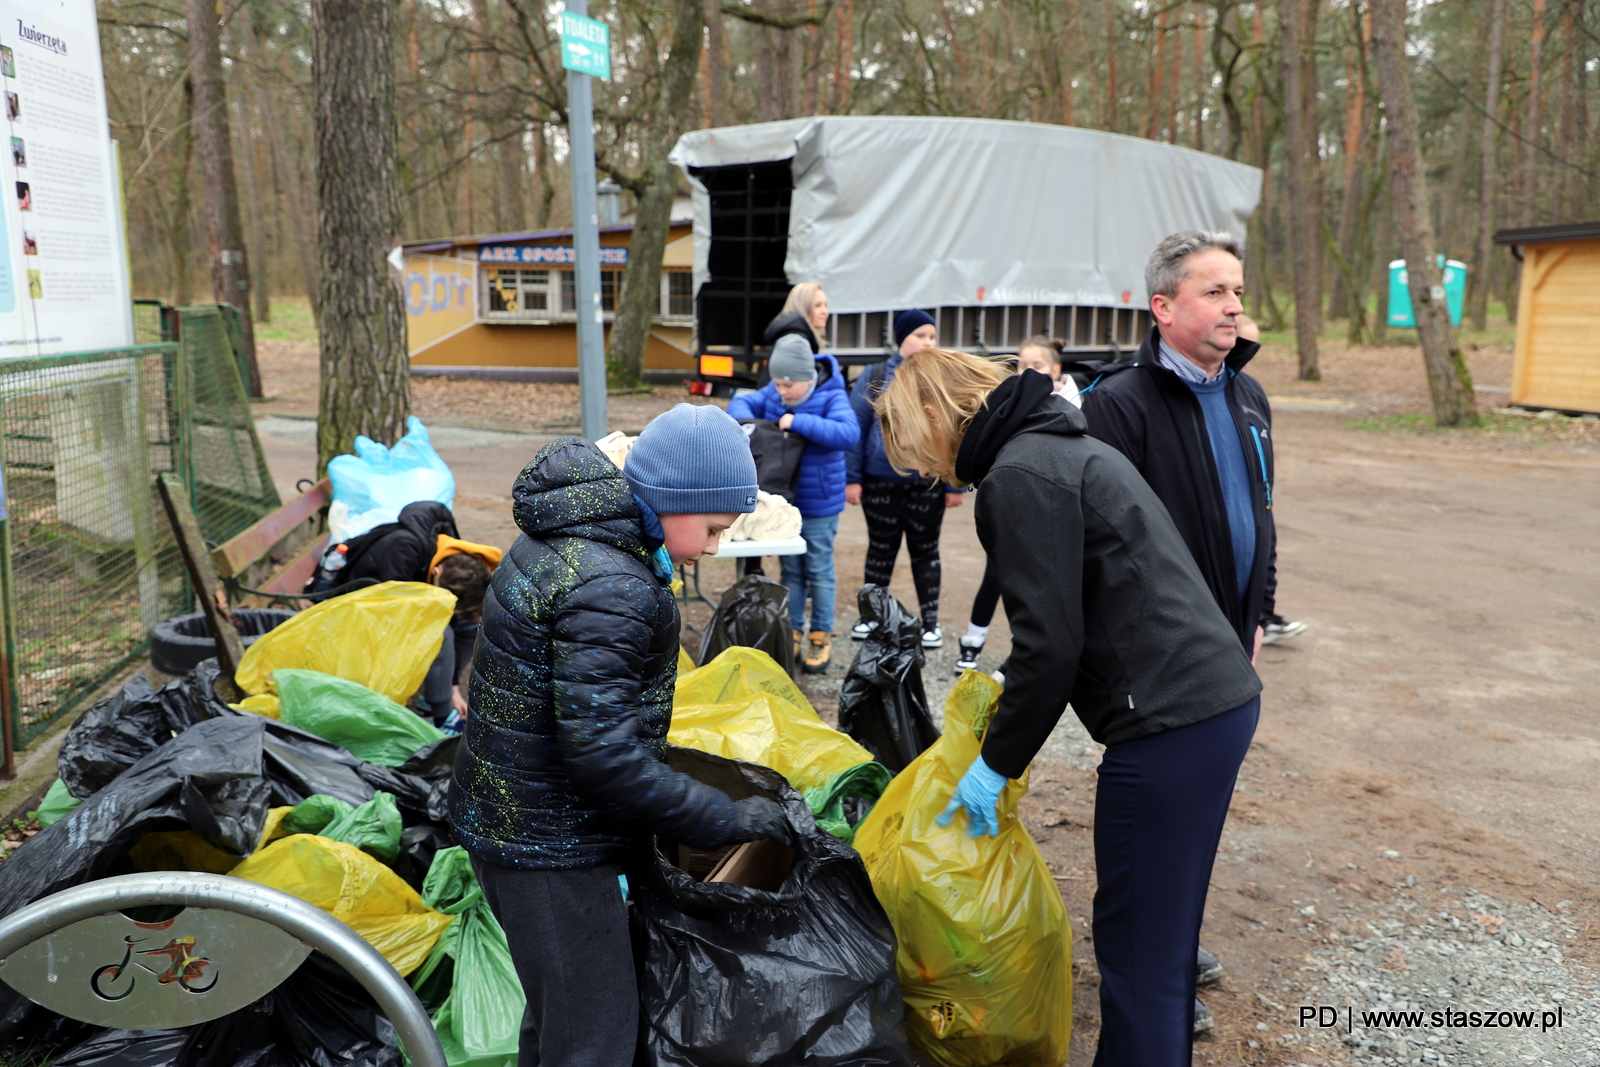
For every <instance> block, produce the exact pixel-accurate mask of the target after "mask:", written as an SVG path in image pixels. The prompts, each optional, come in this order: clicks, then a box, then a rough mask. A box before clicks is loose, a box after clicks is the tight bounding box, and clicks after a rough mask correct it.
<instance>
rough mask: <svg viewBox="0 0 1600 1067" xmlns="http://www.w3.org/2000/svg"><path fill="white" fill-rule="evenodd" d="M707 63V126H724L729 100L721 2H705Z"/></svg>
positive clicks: (704, 115)
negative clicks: (723, 60) (724, 110)
mask: <svg viewBox="0 0 1600 1067" xmlns="http://www.w3.org/2000/svg"><path fill="white" fill-rule="evenodd" d="M704 18H705V20H706V61H705V82H704V84H702V85H701V87H700V88H701V92H702V93H703V94H704V97H703V99H704V106H703V108H702V111H703V113H704V114H703V117H704V120H705V124H706V125H707V126H721V125H722V124H723V121H724V120H723V117H722V116H723V110H722V109H723V106H724V104H725V103H726V98H727V90H726V87H727V84H728V69H727V67H726V65H724V63H723V62H722V49H723V43H722V35H723V26H722V8H721V5H720V2H719V0H705V13H704Z"/></svg>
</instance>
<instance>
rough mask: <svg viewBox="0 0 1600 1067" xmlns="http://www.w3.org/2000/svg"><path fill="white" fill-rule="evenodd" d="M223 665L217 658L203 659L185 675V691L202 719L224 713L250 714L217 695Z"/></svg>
mask: <svg viewBox="0 0 1600 1067" xmlns="http://www.w3.org/2000/svg"><path fill="white" fill-rule="evenodd" d="M221 675H222V667H221V665H220V664H218V663H217V661H216V659H215V658H214V657H213V658H212V659H208V660H202V661H201V662H200V664H199V666H197V667H195V669H194V670H192V671H190V672H189V673H188V674H186V675H184V676H183V692H184V694H185V695H186V696H187V697H188V698H189V706H190V707H192V708H193V709H194V713H195V715H197V716H199V717H200V718H202V719H215V718H219V717H221V716H224V715H249V714H250V712H247V711H243V712H241V711H234V710H233V709H232V708H230V707H228V702H227V701H226V700H224V699H222V698H221V697H219V696H218V695H217V679H218V678H219V677H221Z"/></svg>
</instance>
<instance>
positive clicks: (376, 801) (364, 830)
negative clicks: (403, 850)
mask: <svg viewBox="0 0 1600 1067" xmlns="http://www.w3.org/2000/svg"><path fill="white" fill-rule="evenodd" d="M403 829H404V827H403V826H402V824H401V821H400V809H399V807H398V806H397V805H396V804H395V800H394V794H393V793H385V792H383V791H381V790H380V791H379V792H377V793H374V794H373V796H372V799H371V800H369V801H367V802H366V803H365V804H363V805H361V806H360V807H359V808H358V807H356V806H355V805H353V804H350V803H349V802H347V801H343V800H340V799H339V798H338V797H330V796H324V795H323V794H321V793H317V794H314V795H312V796H309V797H306V799H304V800H302V801H301V802H300V803H299V804H296V805H295V806H294V807H292V808H274V809H273V810H272V811H271V812H269V813H268V815H267V826H266V829H265V830H264V831H263V833H262V835H261V845H262V847H265V846H266V845H267V844H269V843H270V842H273V841H276V840H278V839H279V838H281V837H289V836H291V835H293V834H316V835H317V836H318V837H326V838H328V839H329V840H331V841H343V842H344V843H345V844H347V845H354V846H355V847H356V848H359V849H360V850H361V851H363V852H365V853H366V854H367V855H369V856H371V857H373V858H374V859H378V860H382V861H383V862H384V863H392V862H393V861H394V858H395V857H396V856H398V855H399V854H400V833H401V831H402V830H403Z"/></svg>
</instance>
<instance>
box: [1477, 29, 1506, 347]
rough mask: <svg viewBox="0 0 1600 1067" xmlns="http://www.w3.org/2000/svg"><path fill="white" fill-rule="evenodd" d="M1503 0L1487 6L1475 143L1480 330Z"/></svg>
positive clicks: (1490, 227)
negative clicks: (1485, 67) (1485, 65)
mask: <svg viewBox="0 0 1600 1067" xmlns="http://www.w3.org/2000/svg"><path fill="white" fill-rule="evenodd" d="M1505 31H1506V0H1491V6H1490V9H1489V72H1488V76H1487V79H1486V81H1485V84H1484V90H1483V141H1482V143H1481V144H1480V145H1479V146H1478V149H1479V153H1480V155H1479V166H1478V254H1477V255H1476V256H1475V257H1474V258H1473V264H1472V268H1473V269H1472V275H1473V276H1472V277H1471V278H1470V279H1469V280H1470V281H1471V283H1472V328H1473V329H1475V330H1482V329H1484V328H1485V327H1486V326H1487V325H1488V317H1489V257H1490V256H1491V255H1492V254H1493V253H1494V197H1495V180H1494V178H1495V174H1494V157H1495V140H1496V137H1497V135H1498V134H1499V132H1500V131H1499V127H1497V126H1496V125H1495V117H1496V115H1497V113H1498V111H1499V108H1500V76H1501V72H1500V63H1501V60H1502V57H1503V55H1504V52H1505Z"/></svg>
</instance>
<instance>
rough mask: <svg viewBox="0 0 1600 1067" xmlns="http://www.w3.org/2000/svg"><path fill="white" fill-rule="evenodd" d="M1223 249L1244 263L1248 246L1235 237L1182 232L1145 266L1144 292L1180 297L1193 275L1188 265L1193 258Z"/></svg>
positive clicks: (1189, 231)
mask: <svg viewBox="0 0 1600 1067" xmlns="http://www.w3.org/2000/svg"><path fill="white" fill-rule="evenodd" d="M1213 248H1220V249H1221V250H1222V251H1224V252H1227V253H1229V254H1230V255H1232V256H1233V258H1235V259H1237V260H1239V261H1241V262H1243V260H1244V246H1243V245H1241V244H1240V243H1239V239H1238V238H1237V237H1235V236H1234V235H1233V234H1231V233H1212V232H1209V231H1206V230H1180V231H1179V232H1178V233H1175V234H1173V235H1172V236H1171V237H1168V238H1167V239H1166V240H1164V241H1162V242H1161V243H1160V244H1158V245H1156V250H1155V251H1154V252H1151V253H1150V258H1149V260H1148V261H1146V262H1145V265H1144V288H1145V292H1146V293H1147V294H1148V295H1149V296H1155V295H1157V294H1158V293H1159V294H1160V295H1161V296H1166V297H1173V296H1177V295H1178V286H1179V285H1181V284H1182V283H1183V279H1184V276H1185V275H1187V274H1188V273H1189V270H1188V268H1187V267H1185V266H1184V263H1185V262H1186V261H1187V260H1188V258H1189V257H1190V256H1192V255H1196V254H1197V253H1200V252H1209V251H1210V250H1211V249H1213Z"/></svg>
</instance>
